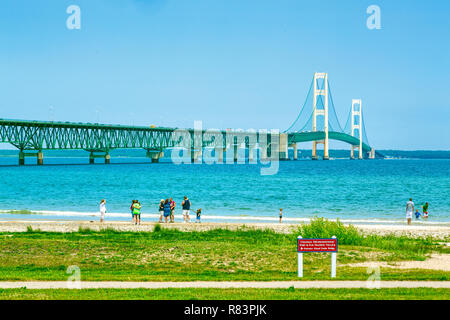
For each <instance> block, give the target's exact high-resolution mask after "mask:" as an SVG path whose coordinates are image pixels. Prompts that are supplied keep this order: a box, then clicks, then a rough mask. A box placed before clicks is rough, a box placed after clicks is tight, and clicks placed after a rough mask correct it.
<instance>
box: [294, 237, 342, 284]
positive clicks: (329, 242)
mask: <svg viewBox="0 0 450 320" xmlns="http://www.w3.org/2000/svg"><path fill="white" fill-rule="evenodd" d="M337 250H338V241H337V239H336V236H333V237H332V238H331V239H303V238H302V237H301V236H298V237H297V254H298V277H299V278H302V277H303V252H331V277H332V278H336V253H337Z"/></svg>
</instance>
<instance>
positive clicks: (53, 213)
mask: <svg viewBox="0 0 450 320" xmlns="http://www.w3.org/2000/svg"><path fill="white" fill-rule="evenodd" d="M0 214H18V215H24V216H26V215H40V216H46V217H49V216H53V217H100V213H99V212H79V211H48V210H33V211H31V210H0ZM192 215H194V214H192ZM141 216H142V218H159V216H160V215H159V213H142V214H141ZM106 217H115V218H130V217H131V213H120V212H107V213H106ZM175 217H178V218H182V217H183V216H182V215H181V214H175ZM311 219H313V218H312V217H311V218H307V217H283V221H285V222H292V223H307V222H310V221H311ZM202 220H229V221H230V220H231V221H267V222H277V221H279V217H278V216H275V217H274V216H251V215H236V216H232V215H225V216H224V215H205V214H203V215H202ZM328 220H329V221H337V220H339V221H340V222H342V223H345V224H402V223H404V222H405V221H404V219H398V220H397V219H386V220H385V219H378V218H373V219H370V218H368V219H357V218H356V219H340V218H328ZM414 224H419V225H424V226H425V225H436V226H442V225H450V222H442V221H424V220H414Z"/></svg>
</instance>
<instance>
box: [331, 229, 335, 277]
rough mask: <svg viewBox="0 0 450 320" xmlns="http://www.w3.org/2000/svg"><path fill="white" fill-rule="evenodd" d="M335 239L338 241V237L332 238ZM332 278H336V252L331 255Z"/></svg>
mask: <svg viewBox="0 0 450 320" xmlns="http://www.w3.org/2000/svg"><path fill="white" fill-rule="evenodd" d="M332 238H333V239H336V236H332ZM331 277H332V278H336V252H332V253H331Z"/></svg>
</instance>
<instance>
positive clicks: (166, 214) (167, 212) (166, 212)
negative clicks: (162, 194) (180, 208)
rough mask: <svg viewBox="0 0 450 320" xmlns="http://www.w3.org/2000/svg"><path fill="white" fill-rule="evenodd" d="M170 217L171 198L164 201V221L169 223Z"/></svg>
mask: <svg viewBox="0 0 450 320" xmlns="http://www.w3.org/2000/svg"><path fill="white" fill-rule="evenodd" d="M169 217H170V202H169V199H166V201H164V222H165V223H167V222H168V220H169Z"/></svg>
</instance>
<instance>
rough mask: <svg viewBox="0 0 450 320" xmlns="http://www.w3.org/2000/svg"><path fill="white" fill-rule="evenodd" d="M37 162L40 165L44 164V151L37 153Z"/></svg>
mask: <svg viewBox="0 0 450 320" xmlns="http://www.w3.org/2000/svg"><path fill="white" fill-rule="evenodd" d="M37 164H38V166H42V165H43V164H44V153H43V152H42V151H39V152H38V153H37Z"/></svg>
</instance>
